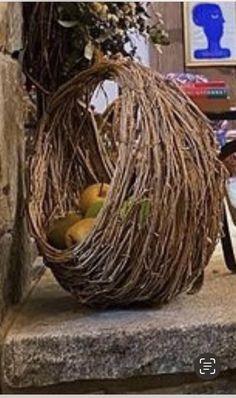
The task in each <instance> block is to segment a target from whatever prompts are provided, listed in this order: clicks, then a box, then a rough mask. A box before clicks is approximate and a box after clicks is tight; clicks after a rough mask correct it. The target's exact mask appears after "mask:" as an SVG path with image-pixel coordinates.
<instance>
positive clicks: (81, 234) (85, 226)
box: [65, 218, 96, 247]
mask: <svg viewBox="0 0 236 398" xmlns="http://www.w3.org/2000/svg"><path fill="white" fill-rule="evenodd" d="M95 221H96V219H95V218H83V219H82V220H80V221H78V222H77V223H76V224H74V225H72V226H71V227H70V228H69V229H68V230H67V231H66V235H65V241H66V246H67V247H71V246H73V245H75V244H77V243H81V242H82V241H83V240H84V239H85V238H86V237H87V236H88V234H89V233H90V231H91V230H92V228H93V226H94V225H95Z"/></svg>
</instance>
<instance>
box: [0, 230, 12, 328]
mask: <svg viewBox="0 0 236 398" xmlns="http://www.w3.org/2000/svg"><path fill="white" fill-rule="evenodd" d="M11 246H12V235H11V234H10V233H6V234H4V235H3V236H2V237H1V238H0V253H1V255H0V324H1V322H2V320H3V316H4V314H5V312H6V308H7V303H6V291H7V285H8V281H7V272H8V268H7V265H8V264H9V262H10V254H11Z"/></svg>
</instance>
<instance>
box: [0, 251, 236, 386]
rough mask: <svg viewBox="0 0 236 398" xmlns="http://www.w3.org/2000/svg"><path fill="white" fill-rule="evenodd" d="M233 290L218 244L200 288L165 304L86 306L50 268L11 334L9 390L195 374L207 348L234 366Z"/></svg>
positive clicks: (5, 357) (5, 365)
mask: <svg viewBox="0 0 236 398" xmlns="http://www.w3.org/2000/svg"><path fill="white" fill-rule="evenodd" d="M235 289H236V275H234V274H231V273H230V272H229V271H228V270H227V269H226V267H225V265H224V262H223V257H222V253H221V248H220V247H217V249H216V251H215V253H214V255H213V257H212V260H211V262H210V265H209V266H208V267H207V269H206V277H205V282H204V286H203V288H202V289H201V290H200V292H198V293H197V294H194V295H187V294H183V295H181V296H179V297H178V298H177V299H176V300H174V301H173V302H171V303H170V304H168V305H166V306H163V307H162V308H149V309H147V308H146V309H145V308H136V309H128V310H127V309H117V310H100V311H94V310H89V309H86V308H81V307H80V306H79V305H78V304H77V303H76V301H75V300H74V299H73V298H72V297H71V296H70V295H69V294H67V293H66V292H64V291H63V290H62V289H61V288H60V287H59V286H58V284H57V283H56V282H55V280H54V278H53V277H52V275H51V273H50V271H46V272H45V274H44V275H43V277H42V278H41V280H40V281H39V283H38V284H37V286H36V287H35V288H34V290H33V291H32V293H31V295H30V297H29V298H28V300H27V301H26V302H25V304H24V305H23V307H22V308H21V311H20V312H19V313H18V316H17V317H16V319H15V322H14V323H13V325H12V327H11V329H10V331H9V332H8V334H7V336H6V338H5V341H4V344H3V350H2V377H3V391H4V392H8V391H9V390H11V391H12V390H16V391H17V390H20V389H24V388H34V389H36V391H37V388H39V387H40V388H42V387H46V386H56V385H60V384H61V383H68V385H71V383H72V384H73V383H79V381H81V383H82V382H84V381H86V380H87V381H89V380H91V381H92V380H93V381H94V380H100V381H101V380H113V381H114V380H125V379H127V378H133V377H136V378H139V377H145V376H150V375H152V376H155V375H156V376H158V377H159V376H160V375H174V374H175V375H178V374H193V360H194V359H195V358H196V357H197V356H198V355H199V354H201V353H205V352H211V353H214V354H216V355H217V356H218V357H219V358H220V361H221V365H222V370H224V371H227V370H230V369H236V295H235ZM165 377H166V376H165ZM195 381H197V376H196V378H195ZM63 385H64V384H63ZM167 386H168V385H167ZM235 391H236V385H235Z"/></svg>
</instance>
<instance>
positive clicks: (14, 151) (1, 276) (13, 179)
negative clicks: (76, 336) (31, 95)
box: [0, 53, 31, 317]
mask: <svg viewBox="0 0 236 398" xmlns="http://www.w3.org/2000/svg"><path fill="white" fill-rule="evenodd" d="M21 79H22V75H21V70H20V66H19V65H18V63H17V62H16V61H14V60H13V59H11V58H10V57H9V56H7V55H3V54H1V53H0V115H1V118H0V237H4V236H5V235H6V234H8V235H9V234H10V235H11V241H12V242H11V247H9V246H6V247H2V253H4V252H5V251H6V253H4V260H3V259H2V263H3V261H4V262H5V263H4V265H2V267H1V268H0V280H1V282H0V283H1V284H2V285H4V286H3V293H2V297H1V301H4V302H3V303H2V305H0V317H1V316H2V314H1V307H4V308H5V307H7V306H9V305H10V304H15V303H16V302H17V301H18V300H19V299H20V298H21V297H22V294H23V292H24V290H25V288H26V285H27V283H28V280H29V278H28V275H29V263H30V261H31V251H30V250H29V247H30V246H29V237H28V233H27V228H26V222H25V218H24V208H25V183H24V161H25V160H24V156H25V155H24V153H25V144H24V128H23V121H24V106H23V95H22V94H23V93H22V81H21ZM8 235H7V236H8Z"/></svg>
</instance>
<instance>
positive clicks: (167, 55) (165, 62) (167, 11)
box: [150, 2, 184, 73]
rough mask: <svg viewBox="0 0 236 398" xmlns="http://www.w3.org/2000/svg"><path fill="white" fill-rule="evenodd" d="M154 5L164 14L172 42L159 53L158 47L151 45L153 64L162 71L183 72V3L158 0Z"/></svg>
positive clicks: (165, 24) (166, 27)
mask: <svg viewBox="0 0 236 398" xmlns="http://www.w3.org/2000/svg"><path fill="white" fill-rule="evenodd" d="M152 7H153V8H154V10H156V11H157V12H160V13H161V14H162V17H163V20H164V26H165V29H166V30H167V31H168V33H169V37H170V42H171V44H170V45H168V46H165V47H162V54H159V53H158V52H157V50H156V48H155V47H154V46H151V50H150V59H151V65H152V67H153V68H154V69H155V70H158V71H159V72H161V73H167V72H182V71H183V69H184V64H183V60H184V54H183V31H182V22H181V21H182V7H181V3H180V2H178V3H172V2H171V3H165V2H158V3H152Z"/></svg>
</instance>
